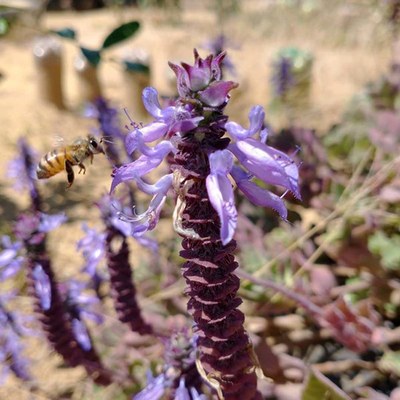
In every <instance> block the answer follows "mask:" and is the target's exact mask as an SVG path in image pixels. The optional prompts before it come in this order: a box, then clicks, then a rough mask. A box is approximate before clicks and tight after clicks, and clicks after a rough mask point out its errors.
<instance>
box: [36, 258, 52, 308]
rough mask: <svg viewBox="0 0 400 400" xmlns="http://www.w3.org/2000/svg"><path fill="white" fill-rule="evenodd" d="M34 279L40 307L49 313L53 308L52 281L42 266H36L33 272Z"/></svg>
mask: <svg viewBox="0 0 400 400" xmlns="http://www.w3.org/2000/svg"><path fill="white" fill-rule="evenodd" d="M32 277H33V282H34V286H35V291H36V296H37V297H38V298H39V301H40V306H41V307H42V309H43V310H44V311H48V310H49V309H50V306H51V285H50V279H49V277H48V276H47V275H46V273H45V272H44V270H43V268H42V266H41V265H40V264H36V265H35V266H34V267H33V270H32Z"/></svg>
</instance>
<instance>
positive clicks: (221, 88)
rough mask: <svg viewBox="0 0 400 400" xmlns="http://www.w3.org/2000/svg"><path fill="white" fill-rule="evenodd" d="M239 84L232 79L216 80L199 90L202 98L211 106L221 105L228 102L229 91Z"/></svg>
mask: <svg viewBox="0 0 400 400" xmlns="http://www.w3.org/2000/svg"><path fill="white" fill-rule="evenodd" d="M237 86H238V84H237V83H235V82H232V81H215V82H213V83H211V84H210V85H209V86H208V87H207V89H205V90H203V91H202V92H199V98H200V100H201V101H202V102H203V103H205V104H207V105H208V106H210V107H219V106H221V105H222V104H224V103H225V102H226V99H227V96H228V93H229V92H230V91H231V90H232V89H235V88H236V87H237Z"/></svg>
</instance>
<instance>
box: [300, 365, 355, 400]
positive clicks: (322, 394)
mask: <svg viewBox="0 0 400 400" xmlns="http://www.w3.org/2000/svg"><path fill="white" fill-rule="evenodd" d="M316 399H318V400H351V399H350V397H349V396H347V394H346V393H344V392H343V391H342V390H341V389H340V388H338V387H337V386H336V385H335V384H334V383H333V382H332V381H330V380H329V379H328V378H326V377H325V376H324V375H322V374H321V373H320V372H318V371H317V370H314V369H311V370H310V373H309V375H308V379H307V383H306V386H305V388H304V391H303V395H302V396H301V400H316Z"/></svg>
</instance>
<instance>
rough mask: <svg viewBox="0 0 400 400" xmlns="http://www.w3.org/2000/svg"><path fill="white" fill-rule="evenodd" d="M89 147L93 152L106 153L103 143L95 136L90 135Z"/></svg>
mask: <svg viewBox="0 0 400 400" xmlns="http://www.w3.org/2000/svg"><path fill="white" fill-rule="evenodd" d="M88 140H89V149H90V151H91V152H92V153H93V154H98V153H103V154H104V149H103V146H102V145H101V143H100V142H99V141H98V140H97V139H96V138H94V137H93V136H89V138H88Z"/></svg>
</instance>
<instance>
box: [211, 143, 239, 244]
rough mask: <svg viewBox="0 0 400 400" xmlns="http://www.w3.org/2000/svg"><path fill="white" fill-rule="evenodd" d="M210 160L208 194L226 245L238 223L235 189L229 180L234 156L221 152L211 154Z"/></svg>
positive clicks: (223, 242) (225, 151)
mask: <svg viewBox="0 0 400 400" xmlns="http://www.w3.org/2000/svg"><path fill="white" fill-rule="evenodd" d="M209 159H210V175H208V176H207V179H206V185H207V192H208V196H209V198H210V202H211V204H212V206H213V207H214V209H215V210H216V211H217V213H218V216H219V219H220V221H221V240H222V244H223V245H226V244H228V243H229V242H230V241H231V240H232V238H233V234H234V233H235V229H236V223H237V211H236V207H235V200H234V196H233V188H232V184H231V182H230V180H229V178H228V173H229V172H230V171H231V169H232V166H233V156H232V154H231V153H230V152H229V151H227V150H219V151H216V152H215V153H212V154H210V156H209Z"/></svg>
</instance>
